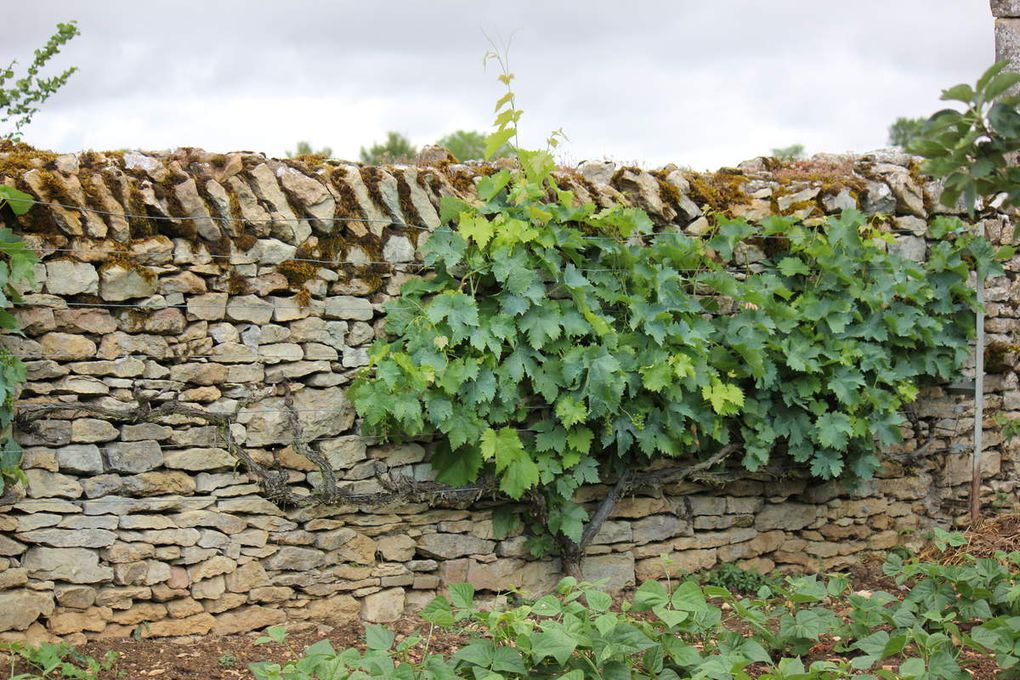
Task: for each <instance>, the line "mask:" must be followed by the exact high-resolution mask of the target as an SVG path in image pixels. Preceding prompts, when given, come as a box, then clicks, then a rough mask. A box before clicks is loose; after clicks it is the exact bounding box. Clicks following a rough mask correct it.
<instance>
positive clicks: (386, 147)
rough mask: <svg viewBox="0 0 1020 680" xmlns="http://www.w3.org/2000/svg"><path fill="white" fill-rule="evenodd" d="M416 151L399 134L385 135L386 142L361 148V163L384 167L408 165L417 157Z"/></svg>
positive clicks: (392, 132) (388, 133)
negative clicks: (391, 164)
mask: <svg viewBox="0 0 1020 680" xmlns="http://www.w3.org/2000/svg"><path fill="white" fill-rule="evenodd" d="M417 153H418V149H417V148H416V147H415V146H414V145H413V144H411V140H409V139H408V138H407V137H405V136H404V135H402V134H400V133H399V132H394V131H392V130H391V131H389V132H387V133H386V141H385V142H382V143H381V144H378V143H377V144H373V145H372V146H370V147H368V148H367V149H366V148H365V147H361V152H360V155H361V162H362V163H365V164H367V165H384V164H386V163H409V162H411V161H412V160H413V159H414V157H415V156H416V155H417Z"/></svg>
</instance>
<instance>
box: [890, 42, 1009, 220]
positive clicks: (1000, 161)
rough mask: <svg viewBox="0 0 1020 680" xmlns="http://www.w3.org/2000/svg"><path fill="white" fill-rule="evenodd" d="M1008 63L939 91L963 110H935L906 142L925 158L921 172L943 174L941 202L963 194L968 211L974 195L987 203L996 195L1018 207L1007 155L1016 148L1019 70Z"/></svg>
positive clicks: (974, 201) (952, 201) (949, 203)
mask: <svg viewBox="0 0 1020 680" xmlns="http://www.w3.org/2000/svg"><path fill="white" fill-rule="evenodd" d="M1008 67H1009V62H1008V61H1005V60H1004V61H999V62H996V63H995V64H994V65H992V66H991V67H990V68H989V69H988V70H987V71H985V72H984V73H983V74H982V75H981V77H980V78H978V80H977V82H976V83H975V84H974V86H971V85H968V84H966V83H961V84H959V85H954V86H953V87H950V88H948V89H946V90H944V91H943V92H942V100H943V101H948V102H957V103H960V104H963V107H964V108H963V110H962V111H960V110H957V109H942V110H941V111H937V112H935V113H934V114H933V115H932V116H931V118H929V119H928V120H927V122H925V124H924V125H923V126H922V128H921V131H920V133H919V134H918V135H917V136H916V137H915V138H914V140H913V141H911V143H910V144H909V145H908V147H907V148H908V150H909V151H912V152H914V153H917V154H920V155H922V156H924V157H925V158H926V161H925V163H924V166H923V168H924V171H925V172H927V173H929V174H931V175H933V176H935V177H941V178H943V179H944V184H945V189H944V191H943V192H942V196H941V201H942V203H943V204H944V205H947V206H952V205H955V204H956V203H957V201H959V200H961V199H962V200H963V203H964V205H965V206H966V208H967V209H968V210H969V211H970V212H971V213H973V212H974V209H975V207H976V204H977V199H978V198H982V199H983V200H984V201H985V204H986V205H987V204H988V202H990V201H991V200H992V199H993V198H995V197H996V196H997V195H1000V194H1001V195H1002V197H1003V198H1002V200H1003V203H1004V204H1005V205H1008V206H1011V207H1014V208H1016V207H1020V168H1018V167H1016V164H1015V162H1013V161H1012V160H1010V159H1011V158H1012V156H1013V155H1014V154H1016V152H1018V151H1020V112H1018V111H1017V106H1018V105H1020V94H1016V93H1015V90H1016V88H1017V86H1018V85H1020V73H1014V72H1011V71H1007V70H1006V69H1007V68H1008ZM1011 93H1012V94H1011Z"/></svg>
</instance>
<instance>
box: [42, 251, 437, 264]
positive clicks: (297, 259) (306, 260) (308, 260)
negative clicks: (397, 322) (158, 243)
mask: <svg viewBox="0 0 1020 680" xmlns="http://www.w3.org/2000/svg"><path fill="white" fill-rule="evenodd" d="M37 253H38V254H42V253H46V254H49V253H78V254H81V255H88V254H90V253H104V254H110V255H134V253H131V252H128V251H126V250H113V249H110V250H106V249H103V250H98V249H97V250H93V249H90V248H41V249H39V250H38V251H37ZM137 256H138V257H143V258H144V257H151V256H152V255H151V254H150V253H138V255H137ZM206 256H208V257H211V258H214V259H231V258H234V257H236V255H216V254H213V253H207V254H206ZM284 262H304V263H311V264H316V263H317V264H328V265H332V266H336V267H341V266H343V267H371V266H378V265H385V266H387V267H415V266H418V267H424V266H426V265H425V263H424V262H413V261H411V262H386V261H385V260H368V261H365V262H352V261H349V260H317V259H314V258H307V257H288V258H287V259H286V260H284ZM188 264H199V263H197V262H196V263H188ZM235 264H236V265H245V264H259V263H258V262H237V263H235ZM279 264H280V263H278V262H273V263H271V266H276V265H279ZM151 266H159V264H158V263H154V264H152V265H151ZM263 266H265V265H263Z"/></svg>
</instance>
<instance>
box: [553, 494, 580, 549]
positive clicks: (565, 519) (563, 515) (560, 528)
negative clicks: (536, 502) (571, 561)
mask: <svg viewBox="0 0 1020 680" xmlns="http://www.w3.org/2000/svg"><path fill="white" fill-rule="evenodd" d="M586 519H588V513H587V512H585V511H584V508H582V507H581V506H580V505H575V504H573V503H567V504H565V505H564V506H563V507H560V508H557V509H554V510H553V511H552V512H551V513H550V517H549V528H550V529H552V531H553V533H556V532H559V533H561V534H563V535H564V536H566V537H567V538H569V539H570V540H571V541H573V542H574V543H579V542H580V541H581V534H582V533H584V522H585V520H586Z"/></svg>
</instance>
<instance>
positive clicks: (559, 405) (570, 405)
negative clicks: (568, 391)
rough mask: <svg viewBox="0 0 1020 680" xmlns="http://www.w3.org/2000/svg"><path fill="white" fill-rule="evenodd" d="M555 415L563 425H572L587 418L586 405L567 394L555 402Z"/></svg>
mask: <svg viewBox="0 0 1020 680" xmlns="http://www.w3.org/2000/svg"><path fill="white" fill-rule="evenodd" d="M556 417H557V418H559V419H560V422H561V423H563V426H564V427H568V428H570V427H573V426H574V425H577V424H579V423H583V422H584V421H585V420H587V419H588V407H587V406H585V405H584V402H583V401H578V400H577V399H575V398H574V397H572V396H570V395H567V396H565V397H563V398H561V399H560V400H559V401H557V402H556Z"/></svg>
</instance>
